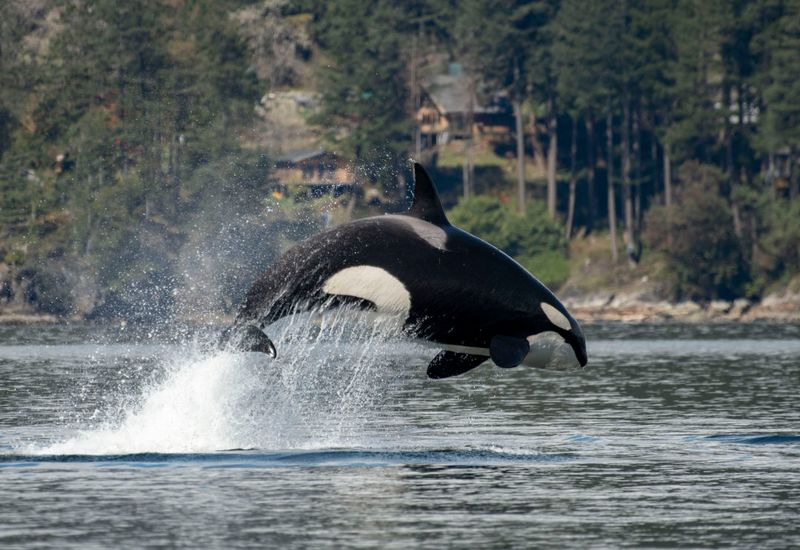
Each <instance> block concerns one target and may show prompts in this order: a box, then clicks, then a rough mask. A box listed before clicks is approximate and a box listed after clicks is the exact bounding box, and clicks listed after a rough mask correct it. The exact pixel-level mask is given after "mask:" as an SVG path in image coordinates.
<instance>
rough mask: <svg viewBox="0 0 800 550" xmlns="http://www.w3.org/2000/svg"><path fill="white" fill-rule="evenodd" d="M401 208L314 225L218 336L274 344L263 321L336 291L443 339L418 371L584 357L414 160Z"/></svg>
mask: <svg viewBox="0 0 800 550" xmlns="http://www.w3.org/2000/svg"><path fill="white" fill-rule="evenodd" d="M414 180H415V186H414V200H413V203H412V205H411V208H410V209H409V210H408V212H406V213H405V214H387V215H383V216H376V217H371V218H365V219H361V220H357V221H354V222H351V223H347V224H344V225H340V226H337V227H334V228H332V229H330V230H328V231H325V232H323V233H319V234H317V235H315V236H313V237H311V238H309V239H307V240H305V241H303V242H301V243H300V244H298V245H297V246H295V247H294V248H292V249H291V250H289V251H288V252H287V253H286V254H284V255H283V256H282V257H281V258H280V259H279V260H278V261H277V262H275V263H274V264H273V265H272V266H271V267H270V268H269V269H268V270H267V272H266V273H265V274H264V275H263V276H262V277H261V278H260V279H259V280H258V281H256V283H255V284H254V285H253V287H252V288H251V289H250V291H249V292H248V293H247V297H246V298H245V301H244V303H243V304H242V306H241V308H240V310H239V314H238V315H237V317H236V320H235V321H234V323H233V325H232V326H231V327H230V328H228V329H227V330H226V331H225V333H224V334H223V341H224V342H226V343H227V344H228V345H232V346H234V347H235V348H236V349H240V350H243V351H259V352H264V353H267V354H269V355H272V356H275V355H276V351H275V347H274V345H273V344H272V342H271V341H270V339H269V338H268V337H267V336H266V334H264V332H263V329H264V328H265V327H266V326H268V325H269V324H271V323H273V322H275V321H277V320H279V319H281V318H283V317H286V316H288V315H292V314H295V313H298V312H299V311H300V310H311V309H315V308H332V307H337V306H341V305H343V304H347V303H355V304H358V305H359V306H362V307H366V308H369V309H373V310H375V311H377V312H378V313H381V314H388V315H393V316H396V317H397V318H399V319H401V320H402V323H403V327H404V329H405V330H406V331H407V332H408V333H410V334H413V335H414V336H416V337H417V338H421V339H423V340H426V341H429V342H431V343H433V344H435V345H436V346H437V347H438V348H439V349H441V350H442V351H441V352H440V353H439V354H438V355H437V356H436V357H435V358H434V359H433V360H432V361H431V363H430V364H429V365H428V376H429V377H431V378H446V377H448V376H455V375H459V374H463V373H465V372H467V371H469V370H471V369H473V368H475V367H477V366H478V365H480V364H481V363H483V362H484V361H486V360H487V359H489V358H491V359H492V361H494V362H495V364H497V365H498V366H499V367H503V368H511V367H516V366H518V365H521V364H524V365H529V366H533V367H541V368H552V369H568V368H576V367H578V366H584V365H586V362H587V356H586V341H585V339H584V336H583V333H582V332H581V329H580V326H579V325H578V323H577V322H576V321H575V319H573V318H572V316H571V315H570V314H569V312H567V310H566V308H565V307H564V306H563V305H562V304H561V302H559V300H558V299H557V298H556V297H555V295H553V293H552V292H551V291H550V290H549V289H548V288H547V287H546V286H544V285H543V284H542V283H541V282H539V280H537V279H536V278H535V277H534V276H533V275H531V274H530V273H529V272H528V271H527V270H526V269H525V268H523V267H522V266H521V265H519V264H518V263H517V262H515V261H514V260H512V259H511V258H510V257H509V256H507V255H506V254H504V253H503V252H501V251H500V250H498V249H497V248H495V247H494V246H492V245H490V244H489V243H487V242H485V241H483V240H481V239H479V238H477V237H475V236H474V235H471V234H469V233H467V232H466V231H463V230H461V229H458V228H457V227H454V226H452V225H450V222H448V221H447V217H446V216H445V213H444V210H443V209H442V205H441V202H440V201H439V195H438V194H437V192H436V188H435V187H434V185H433V182H432V181H431V179H430V177H429V176H428V174H427V172H426V171H425V169H424V168H423V167H422V166H421V165H419V164H416V163H415V164H414Z"/></svg>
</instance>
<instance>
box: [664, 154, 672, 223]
mask: <svg viewBox="0 0 800 550" xmlns="http://www.w3.org/2000/svg"><path fill="white" fill-rule="evenodd" d="M669 149H670V147H669V143H665V144H664V151H663V152H664V206H666V207H667V208H669V207H670V206H672V160H671V159H670V151H669Z"/></svg>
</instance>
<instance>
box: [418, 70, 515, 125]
mask: <svg viewBox="0 0 800 550" xmlns="http://www.w3.org/2000/svg"><path fill="white" fill-rule="evenodd" d="M469 88H470V83H469V78H467V77H466V76H465V75H463V74H439V75H435V76H431V77H428V78H425V79H423V80H422V89H423V90H424V91H425V93H426V94H427V95H428V97H429V98H430V99H431V101H433V103H434V105H436V108H437V109H438V110H439V112H440V113H442V114H443V115H448V114H456V113H468V112H469V109H470V95H471V102H472V105H471V106H472V112H473V114H476V115H496V114H509V113H510V112H511V109H510V106H509V104H508V96H507V95H506V94H505V93H504V92H502V91H495V92H493V93H492V94H490V95H489V98H488V102H487V103H486V104H481V102H480V101H478V97H477V95H476V94H475V93H474V92H473V93H472V94H470V89H469Z"/></svg>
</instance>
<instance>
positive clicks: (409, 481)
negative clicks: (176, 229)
mask: <svg viewBox="0 0 800 550" xmlns="http://www.w3.org/2000/svg"><path fill="white" fill-rule="evenodd" d="M584 329H585V332H586V336H587V340H588V348H589V358H590V363H589V366H588V367H587V368H586V369H584V370H581V371H576V372H570V373H554V372H545V371H537V370H533V369H526V368H523V367H520V368H516V369H510V370H503V369H498V368H495V367H493V366H492V365H490V364H485V365H483V366H481V367H479V368H478V369H476V370H474V371H472V372H470V373H468V374H466V375H464V376H461V377H457V378H451V379H446V380H438V381H431V380H428V379H427V378H426V377H425V367H426V364H427V362H428V361H429V360H430V359H431V358H432V357H433V355H435V353H436V352H435V350H432V349H430V348H427V347H423V346H420V345H418V344H416V343H414V342H410V341H406V340H403V339H400V338H398V337H395V336H392V335H391V334H390V331H387V330H385V327H382V326H381V325H380V323H377V324H375V323H373V324H366V325H363V326H352V325H351V324H349V323H342V322H339V321H338V320H337V319H335V318H330V319H322V320H321V321H316V322H310V320H309V319H302V318H301V319H297V320H295V321H294V322H291V323H287V324H286V325H284V326H282V327H279V328H278V330H277V332H274V333H272V332H271V335H273V336H275V338H274V339H275V341H276V345H277V348H278V353H279V357H278V359H277V360H270V359H268V358H266V357H263V356H258V355H255V354H230V353H220V352H216V351H213V350H210V349H209V348H208V347H207V346H204V345H202V342H203V337H202V336H200V337H196V336H193V335H192V334H188V335H186V334H183V335H178V336H177V337H175V335H172V336H173V337H169V338H168V337H165V335H164V333H160V334H158V335H148V334H146V333H145V334H137V335H136V337H131V336H129V335H128V334H127V333H126V332H125V331H122V332H121V331H118V330H117V329H115V328H113V327H108V328H104V327H69V326H53V327H0V548H32V547H57V548H69V547H74V548H92V547H98V548H100V547H102V548H108V547H116V546H124V547H145V546H146V547H219V548H222V547H224V548H239V547H241V548H245V547H254V548H255V547H258V548H263V547H278V548H305V547H309V546H313V547H318V546H332V547H372V548H374V547H380V548H408V547H422V548H425V547H430V548H433V547H437V548H439V547H442V546H446V547H471V548H472V547H480V548H508V547H556V546H558V547H563V546H572V547H587V546H592V547H619V546H632V547H652V546H667V547H693V548H697V547H730V546H738V547H756V546H757V547H765V548H787V547H792V546H798V545H800V407H798V404H800V398H799V397H798V393H800V392H799V391H798V390H800V359H798V358H799V357H800V326H797V325H771V324H727V325H726V324H714V325H677V324H674V325H669V324H666V325H634V326H627V325H623V324H593V325H587V326H585V327H584Z"/></svg>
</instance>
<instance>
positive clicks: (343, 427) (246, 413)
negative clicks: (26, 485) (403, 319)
mask: <svg viewBox="0 0 800 550" xmlns="http://www.w3.org/2000/svg"><path fill="white" fill-rule="evenodd" d="M352 313H353V312H350V311H347V310H339V311H337V312H333V313H329V314H325V315H314V314H311V315H303V316H294V317H291V318H289V319H287V320H285V322H282V324H280V325H274V326H273V327H271V328H270V336H271V337H272V338H273V340H274V341H275V343H276V346H277V347H278V353H279V357H278V359H275V360H273V359H269V358H268V357H266V356H264V355H261V354H236V353H227V352H214V353H213V354H210V355H208V354H206V355H204V354H203V353H202V352H201V351H199V349H198V350H196V351H194V352H193V353H191V354H190V356H188V357H186V356H184V357H172V358H171V359H169V360H167V361H166V364H165V376H164V377H161V378H160V380H159V381H158V382H152V383H151V384H149V385H146V386H145V388H144V390H143V391H142V392H141V395H140V396H139V398H137V399H134V400H133V401H132V402H131V401H130V399H129V398H128V402H129V403H130V405H128V406H127V407H125V408H124V409H123V410H122V411H120V413H119V414H118V415H117V416H116V417H114V418H110V419H108V420H107V421H104V422H103V423H102V424H101V425H99V426H96V427H94V428H92V429H86V430H83V431H81V432H79V433H78V434H77V435H75V436H74V437H72V438H70V439H67V440H65V441H61V442H58V443H56V444H53V445H50V446H47V447H45V448H37V449H31V450H30V451H31V452H32V454H42V455H64V454H73V455H74V454H93V455H106V454H126V453H145V452H160V453H198V452H213V451H219V450H227V449H314V448H331V447H345V446H347V447H352V446H357V445H363V444H364V441H363V440H362V439H363V437H362V436H363V433H364V426H365V423H367V422H369V421H371V420H373V421H374V419H375V418H376V417H377V416H379V415H380V409H381V403H382V402H383V399H384V397H385V395H386V391H387V390H388V389H389V387H390V386H391V385H392V383H393V382H394V381H398V380H399V379H401V378H402V377H403V373H404V372H408V369H404V368H403V367H404V366H406V363H407V361H408V359H409V351H412V352H415V353H413V355H416V356H417V357H418V356H419V354H418V352H419V351H421V349H420V350H417V349H413V350H409V347H412V348H415V346H413V344H409V343H401V340H400V338H399V336H400V334H399V332H398V330H397V328H398V327H397V324H396V322H395V320H393V319H385V318H376V317H370V318H365V317H364V316H363V315H358V316H356V315H353V314H352Z"/></svg>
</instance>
